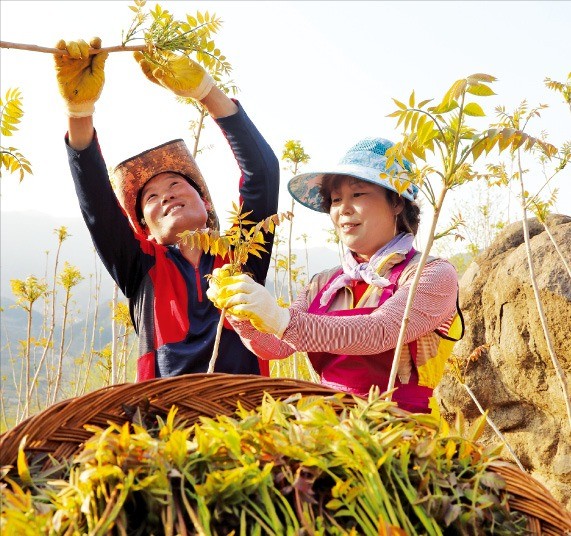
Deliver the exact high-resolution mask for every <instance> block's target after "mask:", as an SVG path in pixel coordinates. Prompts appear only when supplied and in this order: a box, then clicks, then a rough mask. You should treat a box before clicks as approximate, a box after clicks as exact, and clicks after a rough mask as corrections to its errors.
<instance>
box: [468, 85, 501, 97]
mask: <svg viewBox="0 0 571 536" xmlns="http://www.w3.org/2000/svg"><path fill="white" fill-rule="evenodd" d="M466 91H467V92H468V93H471V94H472V95H478V96H479V97H489V96H491V95H495V93H494V92H493V91H492V89H491V88H490V87H489V86H486V85H485V84H473V85H470V86H469V87H468V89H467V90H466Z"/></svg>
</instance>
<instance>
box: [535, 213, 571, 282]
mask: <svg viewBox="0 0 571 536" xmlns="http://www.w3.org/2000/svg"><path fill="white" fill-rule="evenodd" d="M542 224H543V228H544V229H545V232H546V233H547V236H548V237H549V239H550V240H551V242H552V244H553V247H554V248H555V251H557V254H558V255H559V258H560V259H561V261H562V262H563V266H565V269H566V270H567V274H568V275H569V277H571V266H569V263H568V262H567V259H566V258H565V255H564V254H563V252H562V251H561V248H560V247H559V244H557V241H556V240H555V237H554V236H553V235H552V234H551V231H550V230H549V227H547V225H546V223H545V222H542Z"/></svg>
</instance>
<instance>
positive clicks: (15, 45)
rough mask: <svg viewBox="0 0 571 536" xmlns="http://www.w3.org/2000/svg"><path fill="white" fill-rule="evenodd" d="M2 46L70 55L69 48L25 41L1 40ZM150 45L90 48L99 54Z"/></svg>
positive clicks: (128, 50) (144, 47)
mask: <svg viewBox="0 0 571 536" xmlns="http://www.w3.org/2000/svg"><path fill="white" fill-rule="evenodd" d="M0 48H15V49H18V50H28V51H30V52H45V53H46V54H59V55H60V56H68V55H69V54H68V52H67V50H60V49H59V48H50V47H41V46H38V45H28V44H25V43H10V42H8V41H0ZM147 49H148V46H147V45H145V44H143V45H116V46H114V47H104V48H90V49H89V54H99V53H100V52H135V51H136V50H140V51H145V50H147Z"/></svg>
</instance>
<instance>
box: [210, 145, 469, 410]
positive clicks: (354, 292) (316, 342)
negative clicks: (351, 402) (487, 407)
mask: <svg viewBox="0 0 571 536" xmlns="http://www.w3.org/2000/svg"><path fill="white" fill-rule="evenodd" d="M392 145H393V143H392V142H390V141H388V140H385V139H382V138H370V139H365V140H362V141H360V142H359V143H357V144H356V145H355V146H354V147H352V148H351V149H350V150H349V151H348V152H347V154H346V155H345V156H344V157H343V158H342V160H341V161H340V163H339V164H338V165H337V166H334V167H332V168H331V169H329V170H328V171H326V172H318V173H306V174H301V175H297V176H296V177H294V178H293V179H291V181H290V183H289V185H288V188H289V191H290V193H291V195H292V196H293V197H294V198H295V199H296V200H297V201H298V202H300V203H301V204H303V205H305V206H306V207H308V208H311V209H313V210H317V211H321V212H327V213H329V216H330V217H331V220H332V222H333V224H334V226H335V229H336V231H337V234H338V236H339V239H340V240H341V242H342V243H343V244H344V245H345V246H346V249H347V252H346V255H345V258H344V261H343V266H342V267H335V268H332V269H330V270H326V271H324V272H322V273H320V274H317V275H315V276H314V277H313V278H312V280H311V282H310V284H309V285H308V286H307V287H306V288H305V289H304V290H303V291H302V292H301V294H300V295H299V297H298V299H297V300H296V301H295V303H294V304H293V305H291V307H290V308H289V309H286V308H281V307H279V306H278V305H277V304H276V301H275V298H274V297H273V296H272V295H271V294H270V293H269V292H268V291H267V290H266V289H265V288H264V287H263V286H261V285H259V284H257V283H255V282H254V281H253V280H252V279H251V278H250V277H249V276H247V275H239V276H234V277H223V272H221V271H219V272H216V271H215V272H214V273H213V276H214V277H213V279H212V281H211V283H210V289H209V291H208V295H209V297H210V298H211V299H212V300H213V301H214V302H215V304H216V305H217V306H218V307H227V308H228V313H229V315H230V322H231V323H232V325H233V326H234V329H235V330H236V331H237V332H238V333H239V334H240V337H241V338H242V340H243V342H244V343H245V344H246V346H248V347H249V348H251V349H252V351H253V352H254V353H255V354H256V355H258V356H259V357H261V358H263V359H281V358H284V357H287V356H289V355H291V354H292V353H293V352H295V351H306V352H307V353H308V356H309V359H310V361H311V364H312V365H313V367H314V368H315V370H316V372H317V373H318V374H319V375H320V377H321V382H322V383H323V384H324V385H328V386H330V387H333V388H335V389H337V390H343V391H348V392H351V393H354V394H357V395H360V396H366V395H367V393H368V392H369V389H370V387H371V386H372V385H377V386H379V388H380V389H381V391H383V390H384V389H386V387H387V384H388V379H389V376H390V370H391V366H392V361H393V354H394V349H395V346H396V343H397V339H398V335H399V331H400V326H401V323H402V319H403V316H404V310H405V304H406V301H407V296H408V292H409V288H410V285H411V282H412V280H413V278H414V275H415V272H416V266H417V264H418V261H419V259H420V254H419V253H418V252H416V251H415V250H414V248H413V246H412V244H413V240H414V236H415V235H416V233H417V230H418V225H419V214H420V209H419V207H418V205H417V204H416V203H415V198H416V195H417V188H416V187H415V186H413V185H412V184H410V183H409V184H410V185H409V187H408V188H407V189H406V191H405V192H404V193H403V194H402V195H399V194H398V193H397V192H396V190H395V188H394V186H393V185H392V184H391V181H390V180H389V178H388V175H387V173H390V174H394V172H397V173H398V174H399V175H400V176H402V174H403V173H404V174H406V172H407V171H409V170H410V167H409V165H408V162H405V163H404V165H405V167H406V168H407V169H402V168H400V166H397V164H395V166H396V168H393V169H389V170H387V169H385V163H386V157H385V152H386V150H387V149H388V148H389V147H391V146H392ZM457 292H458V279H457V273H456V270H455V268H454V267H453V266H452V265H451V264H450V263H449V262H448V261H446V260H443V259H436V258H429V259H428V262H427V264H426V266H425V267H424V268H423V270H422V275H421V277H420V280H419V284H418V287H417V290H416V293H415V298H414V300H413V307H412V310H411V313H410V316H409V322H408V324H407V328H406V332H405V343H407V344H405V346H404V347H403V350H402V352H401V355H400V358H399V364H398V379H397V381H396V384H395V387H397V389H396V391H395V393H394V395H393V400H394V401H396V402H397V403H398V404H399V406H400V407H402V408H404V409H407V410H409V411H415V412H428V411H430V409H429V398H430V396H431V395H432V390H433V388H434V387H435V386H436V384H437V383H438V381H439V380H440V377H441V375H442V368H443V362H442V360H441V359H439V355H438V354H439V346H440V341H441V337H442V336H446V335H447V334H448V330H449V328H450V325H451V323H452V321H453V320H454V317H455V313H456V298H457Z"/></svg>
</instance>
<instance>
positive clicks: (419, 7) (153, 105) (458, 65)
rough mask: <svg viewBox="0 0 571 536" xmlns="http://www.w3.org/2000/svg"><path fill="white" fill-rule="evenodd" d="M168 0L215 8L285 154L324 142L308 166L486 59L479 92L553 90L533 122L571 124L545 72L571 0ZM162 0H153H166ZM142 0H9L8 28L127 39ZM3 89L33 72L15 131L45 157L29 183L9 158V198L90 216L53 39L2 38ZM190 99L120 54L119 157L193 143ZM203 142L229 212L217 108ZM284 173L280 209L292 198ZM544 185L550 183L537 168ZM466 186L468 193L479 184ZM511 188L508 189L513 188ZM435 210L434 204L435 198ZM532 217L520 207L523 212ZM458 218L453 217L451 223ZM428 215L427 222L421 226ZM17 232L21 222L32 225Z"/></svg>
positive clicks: (110, 98) (535, 179) (569, 50)
mask: <svg viewBox="0 0 571 536" xmlns="http://www.w3.org/2000/svg"><path fill="white" fill-rule="evenodd" d="M159 3H160V5H161V6H162V7H163V8H165V9H168V10H170V11H171V12H172V13H173V14H174V15H175V16H176V17H177V18H179V19H180V18H183V17H184V15H185V14H186V13H190V14H194V13H195V11H196V10H201V11H205V10H209V11H210V12H211V13H212V12H215V13H216V14H217V15H219V16H220V17H221V18H222V19H223V26H222V29H221V31H220V33H219V35H218V37H217V38H215V41H216V43H217V45H218V46H219V48H220V49H221V50H222V52H223V53H224V54H225V55H226V56H227V58H228V60H229V61H230V63H231V64H232V66H233V68H234V70H233V74H232V77H233V79H234V81H235V82H236V84H237V85H238V86H239V88H240V93H239V94H238V99H239V100H240V102H241V103H242V105H243V106H244V108H245V110H246V112H247V113H248V115H249V116H250V117H251V118H252V119H253V121H254V122H255V123H256V125H257V126H258V128H259V129H260V131H261V132H262V133H263V134H264V136H265V137H266V139H267V140H268V142H269V143H270V145H271V146H272V148H273V149H274V150H275V152H276V154H277V156H278V158H281V153H282V149H283V146H284V143H285V141H286V140H288V139H297V140H300V141H301V143H302V145H303V146H304V148H305V151H306V152H307V153H308V154H309V155H310V156H311V161H310V163H309V164H308V165H306V166H304V167H303V168H302V171H310V170H312V169H320V168H323V167H324V166H327V165H328V164H334V163H336V162H337V161H338V160H339V159H340V158H341V156H342V155H343V154H344V152H345V151H346V150H347V149H348V148H349V147H350V146H351V145H353V144H354V143H355V142H356V141H358V140H359V139H361V138H363V137H366V136H382V137H385V138H389V139H393V140H396V139H397V138H398V135H399V132H398V131H397V130H396V122H395V120H394V119H393V118H389V117H387V115H388V114H390V113H391V112H392V111H393V110H394V109H395V105H394V103H393V101H392V98H393V97H394V98H396V99H398V100H405V101H406V100H407V99H408V96H409V95H410V93H411V91H412V90H413V89H414V90H415V92H416V96H417V99H418V100H421V99H428V98H439V97H441V96H442V95H443V93H444V92H445V91H446V90H447V89H448V88H449V86H450V85H451V84H452V83H453V82H454V81H455V80H457V79H459V78H464V77H466V76H468V75H470V74H472V73H478V72H481V73H487V74H491V75H493V76H495V77H497V78H498V82H496V83H494V84H492V88H493V89H494V91H495V92H496V93H497V95H496V96H494V97H490V98H488V99H483V100H482V99H481V100H479V101H478V102H479V103H480V104H481V105H482V106H483V107H484V109H485V111H486V112H487V114H488V118H489V120H490V121H493V120H495V114H494V107H495V106H497V105H504V106H505V107H506V109H507V110H508V111H511V110H513V108H515V107H516V106H517V105H519V103H520V102H521V101H522V100H523V99H527V101H528V103H529V105H530V106H536V105H538V104H540V103H545V104H548V105H549V108H548V109H547V110H545V111H544V112H543V113H542V118H541V120H538V121H535V122H533V123H531V124H530V127H529V130H528V132H529V133H530V134H539V133H540V132H541V131H547V133H548V134H549V139H550V140H551V141H552V143H554V144H555V145H560V144H561V143H562V142H563V141H565V140H569V139H571V113H570V111H569V108H568V107H567V106H566V105H565V104H564V103H563V101H562V98H561V96H560V95H558V94H556V93H554V92H552V91H550V90H548V89H547V88H546V87H545V85H544V82H543V81H544V79H545V77H550V78H552V79H554V80H558V81H565V80H566V78H567V73H568V72H569V71H570V70H571V61H570V58H571V39H569V21H570V20H571V3H570V2H565V1H561V2H544V1H537V2H535V1H528V2H520V1H510V2H500V1H497V2H494V1H492V2H464V1H462V2H454V1H444V2H434V1H421V2H412V1H410V2H373V1H370V2H361V1H347V2H345V1H336V2H326V1H321V2H304V1H296V2H277V1H276V2H273V1H268V2H261V1H255V2H244V1H232V2H230V1H228V2H202V1H200V2H183V1H164V2H159ZM155 4H156V2H148V6H150V7H154V6H155ZM129 5H132V3H131V2H123V1H77V2H69V1H63V2H60V1H41V2H37V1H22V0H19V1H6V0H1V2H0V15H1V17H0V18H1V29H0V34H1V38H2V40H3V41H9V42H17V43H29V44H36V45H42V46H48V47H52V46H54V44H55V42H56V41H57V40H58V39H59V38H66V39H77V38H85V39H86V40H89V38H90V37H92V36H94V35H97V36H100V37H101V38H102V40H103V45H104V46H112V45H118V44H120V43H121V32H122V31H123V30H126V29H127V28H128V27H129V24H130V22H131V19H132V12H131V11H130V10H129V8H128V6H129ZM0 68H1V88H2V89H1V91H2V97H4V95H5V93H6V91H7V89H8V88H11V87H19V88H20V90H21V91H22V94H23V99H24V100H23V106H24V112H25V115H24V117H23V120H22V123H21V125H20V129H19V131H18V132H17V133H16V134H15V135H14V136H12V137H11V138H4V139H3V140H2V145H3V146H15V147H17V148H18V149H19V150H20V151H21V152H22V153H24V155H25V156H26V157H28V159H29V160H30V161H31V162H32V166H33V171H34V175H33V176H26V177H25V179H24V181H23V182H22V183H18V177H17V175H10V174H7V173H6V172H3V177H2V179H1V188H2V191H1V210H2V211H15V210H18V211H20V210H39V211H42V212H46V213H49V214H54V215H62V216H75V215H77V216H79V209H78V207H77V201H76V198H75V194H74V189H73V185H72V181H71V177H70V173H69V168H68V165H67V157H66V152H65V149H64V145H63V137H64V134H65V129H66V117H65V114H64V111H63V106H62V103H61V98H60V96H59V93H58V91H57V87H56V82H55V75H54V71H53V60H52V57H51V56H50V55H49V54H43V53H36V52H29V51H20V50H14V49H10V50H8V49H1V62H0ZM194 118H195V111H194V109H193V108H191V107H189V106H184V105H181V104H178V103H177V102H176V100H175V98H174V96H172V94H171V93H170V92H168V91H166V90H164V89H162V88H159V87H158V86H155V85H153V84H151V83H150V82H148V81H147V80H146V79H145V78H144V77H143V75H142V73H141V72H140V70H139V67H138V65H137V64H136V62H135V61H134V60H133V58H132V55H131V54H130V53H116V54H112V55H110V57H109V59H108V60H107V65H106V84H105V87H104V89H103V93H102V96H101V98H100V100H99V101H98V103H97V104H96V113H95V117H94V119H95V125H96V128H97V130H98V134H99V140H100V144H101V147H102V151H103V155H104V157H105V159H106V162H107V165H108V166H112V165H115V164H116V163H118V162H119V161H121V160H123V159H125V158H128V157H129V156H132V155H133V154H135V153H138V152H140V151H142V150H144V149H147V148H150V147H153V146H156V145H158V144H161V143H164V142H166V141H168V140H171V139H175V138H184V139H185V140H186V141H187V143H188V144H189V146H190V145H191V143H192V139H191V133H190V131H189V129H188V123H189V121H190V120H192V119H194ZM203 144H212V145H213V147H212V148H211V149H209V150H208V151H206V152H204V154H203V155H200V156H199V159H198V163H199V166H200V167H201V169H202V171H203V174H204V175H205V177H206V179H207V181H208V183H209V185H210V190H211V192H212V195H213V198H214V202H215V205H216V207H217V210H218V213H219V216H220V217H221V219H222V220H223V221H224V219H225V217H226V213H225V211H227V210H228V209H229V208H230V206H231V202H232V201H233V200H235V199H236V198H237V193H236V187H237V180H238V175H239V173H238V169H237V167H236V165H235V162H234V160H233V157H232V155H231V153H230V150H229V148H228V147H227V145H226V142H225V140H224V139H223V137H222V136H221V134H220V132H219V131H218V129H217V127H216V126H215V125H213V123H212V122H211V120H208V125H207V129H206V131H205V133H204V138H203ZM570 175H571V171H570V170H569V169H567V170H565V171H564V173H561V174H560V176H559V177H558V178H557V179H556V181H555V182H554V184H553V186H555V187H557V188H559V202H558V204H557V207H556V210H557V211H559V212H561V213H566V214H571V177H570ZM289 178H290V173H289V172H288V171H284V172H283V174H282V189H281V199H280V208H281V209H282V210H284V209H287V208H289V206H290V197H289V194H288V193H287V190H286V188H285V184H286V183H287V180H288V179H289ZM529 181H530V182H529V190H530V192H532V193H533V191H534V188H535V187H536V185H537V184H539V183H540V177H539V175H538V174H537V173H535V174H534V176H531V175H530V177H529ZM464 192H465V191H462V190H460V191H459V192H458V193H457V194H456V195H457V199H464V200H466V199H467V198H469V197H470V194H468V193H464ZM502 195H505V196H506V197H507V196H509V194H508V192H507V191H506V192H504V193H503V194H502ZM454 199H455V198H451V199H450V200H449V202H450V203H453V202H454ZM423 216H424V217H425V221H426V223H425V224H424V226H425V228H426V226H428V223H429V219H430V218H429V214H425V213H423ZM516 219H519V218H516ZM296 222H299V223H296V225H298V227H297V230H296V231H295V232H294V233H295V234H300V233H301V232H307V233H308V234H310V235H311V242H310V245H323V242H324V237H325V234H324V232H323V231H322V229H323V228H325V227H327V226H328V218H327V217H326V216H323V215H319V214H317V213H312V212H311V211H309V210H307V209H305V208H303V207H301V206H297V208H296ZM444 223H445V222H443V225H444ZM421 228H422V227H421ZM14 232H16V233H17V232H18V231H17V229H15V230H14Z"/></svg>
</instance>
